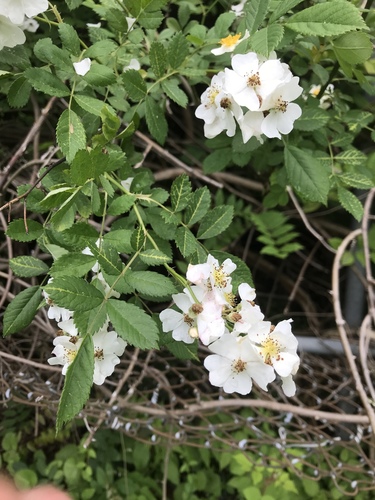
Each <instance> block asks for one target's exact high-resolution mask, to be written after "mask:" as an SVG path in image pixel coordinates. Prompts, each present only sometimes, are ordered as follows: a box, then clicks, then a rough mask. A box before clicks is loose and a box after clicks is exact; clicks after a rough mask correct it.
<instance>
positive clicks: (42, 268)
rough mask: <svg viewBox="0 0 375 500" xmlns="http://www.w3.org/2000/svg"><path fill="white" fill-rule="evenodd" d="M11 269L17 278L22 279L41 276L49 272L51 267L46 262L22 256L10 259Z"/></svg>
mask: <svg viewBox="0 0 375 500" xmlns="http://www.w3.org/2000/svg"><path fill="white" fill-rule="evenodd" d="M9 267H10V268H11V270H12V271H13V272H14V274H15V275H16V276H20V277H21V278H31V277H32V276H39V275H40V274H45V273H47V272H48V269H49V267H48V266H47V264H46V263H45V262H43V261H42V260H40V259H36V258H35V257H31V255H22V256H21V257H14V259H10V261H9Z"/></svg>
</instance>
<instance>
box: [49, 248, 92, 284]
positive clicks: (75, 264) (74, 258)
mask: <svg viewBox="0 0 375 500" xmlns="http://www.w3.org/2000/svg"><path fill="white" fill-rule="evenodd" d="M95 263H96V258H95V257H94V256H92V255H85V254H83V253H80V252H70V253H68V254H65V255H62V256H61V257H60V258H59V259H57V260H55V262H54V263H53V264H52V267H51V270H50V275H51V276H53V277H54V278H59V277H61V278H63V277H64V276H77V277H80V276H83V275H85V274H86V273H88V272H89V271H90V270H91V268H92V267H93V266H94V265H95Z"/></svg>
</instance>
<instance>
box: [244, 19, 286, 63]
mask: <svg viewBox="0 0 375 500" xmlns="http://www.w3.org/2000/svg"><path fill="white" fill-rule="evenodd" d="M283 35H284V28H283V26H281V25H280V24H271V25H269V26H266V27H265V28H263V29H261V30H259V31H257V32H256V33H254V35H253V36H252V37H251V38H250V47H251V48H252V50H254V52H257V53H258V54H261V55H263V56H266V57H268V55H269V53H270V52H271V51H272V50H275V49H276V48H277V47H278V45H279V43H280V42H281V40H282V38H283Z"/></svg>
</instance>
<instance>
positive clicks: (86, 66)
mask: <svg viewBox="0 0 375 500" xmlns="http://www.w3.org/2000/svg"><path fill="white" fill-rule="evenodd" d="M73 66H74V70H75V72H76V73H77V75H80V76H85V75H86V73H88V72H89V71H90V68H91V59H90V58H89V57H85V59H82V61H79V62H75V63H73Z"/></svg>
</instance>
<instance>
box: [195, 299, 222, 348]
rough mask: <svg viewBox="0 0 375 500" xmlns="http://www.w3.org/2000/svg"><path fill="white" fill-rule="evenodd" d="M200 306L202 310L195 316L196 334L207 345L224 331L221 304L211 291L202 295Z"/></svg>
mask: <svg viewBox="0 0 375 500" xmlns="http://www.w3.org/2000/svg"><path fill="white" fill-rule="evenodd" d="M201 306H202V309H203V310H202V311H201V312H200V313H199V314H198V317H197V328H198V335H199V339H200V341H201V342H202V344H204V345H208V344H210V343H211V342H213V341H214V340H217V339H218V338H219V337H221V336H222V335H224V333H225V331H226V328H225V321H224V318H223V316H222V313H223V306H222V304H221V303H220V302H217V300H216V296H215V294H214V292H213V291H212V292H208V293H206V294H205V295H204V298H203V300H202V303H201Z"/></svg>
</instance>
